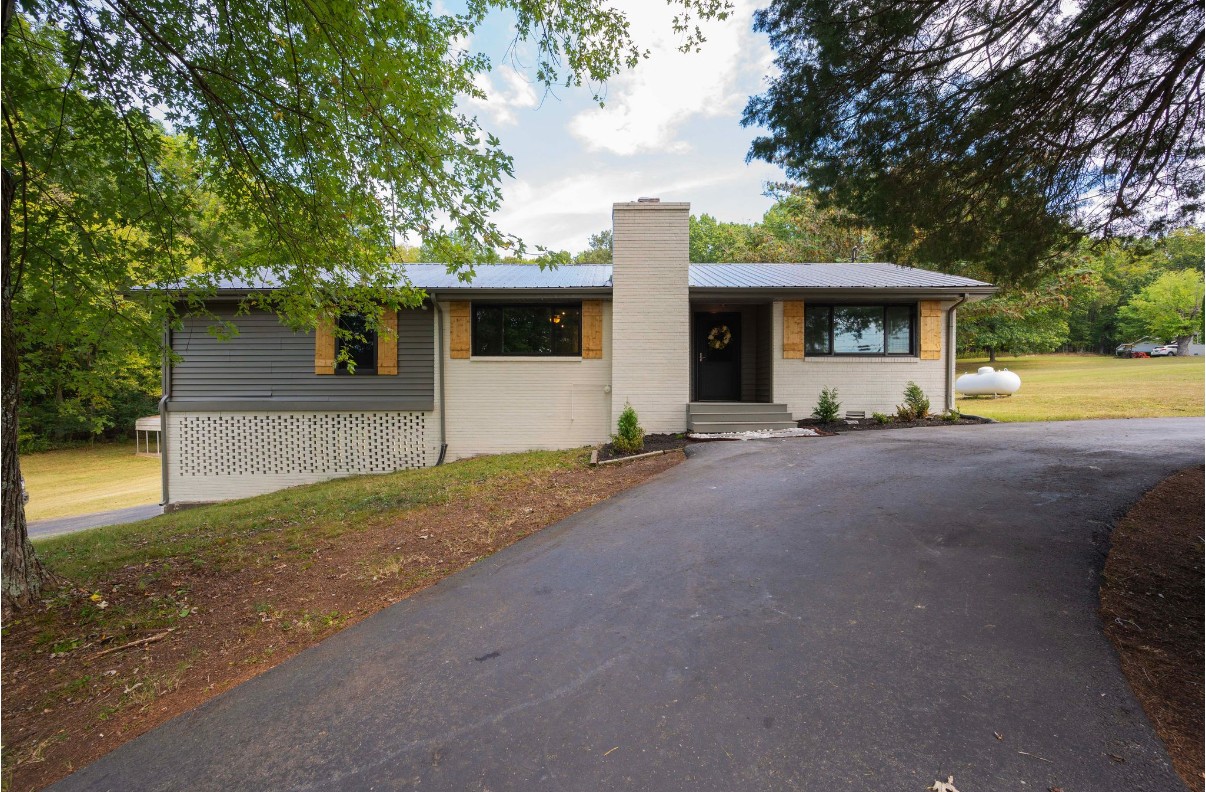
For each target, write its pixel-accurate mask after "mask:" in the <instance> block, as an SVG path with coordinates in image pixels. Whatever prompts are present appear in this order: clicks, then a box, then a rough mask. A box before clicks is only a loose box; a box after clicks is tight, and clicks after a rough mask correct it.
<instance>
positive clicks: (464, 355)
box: [448, 302, 473, 360]
mask: <svg viewBox="0 0 1206 792" xmlns="http://www.w3.org/2000/svg"><path fill="white" fill-rule="evenodd" d="M448 324H449V332H448V335H449V336H450V337H449V339H448V356H449V357H451V358H452V359H453V360H468V359H469V349H470V347H471V343H470V342H471V339H472V336H473V320H472V312H471V311H470V304H469V303H467V302H451V303H448Z"/></svg>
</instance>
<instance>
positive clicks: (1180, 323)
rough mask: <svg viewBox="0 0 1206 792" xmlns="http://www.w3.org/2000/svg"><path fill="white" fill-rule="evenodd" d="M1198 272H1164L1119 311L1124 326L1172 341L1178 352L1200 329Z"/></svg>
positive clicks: (1200, 302)
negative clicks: (1174, 342)
mask: <svg viewBox="0 0 1206 792" xmlns="http://www.w3.org/2000/svg"><path fill="white" fill-rule="evenodd" d="M1203 288H1204V287H1203V281H1202V273H1201V272H1196V271H1194V270H1188V269H1187V270H1179V271H1177V272H1166V273H1164V274H1163V275H1161V276H1160V277H1159V278H1157V279H1156V280H1155V281H1154V282H1152V283H1151V285H1149V286H1148V287H1147V288H1145V289H1144V290H1143V291H1141V292H1139V294H1137V295H1135V296H1134V297H1132V298H1131V300H1130V302H1128V303H1127V304H1126V305H1124V306H1123V307H1122V309H1121V310H1120V311H1119V317H1120V319H1121V321H1122V323H1123V324H1124V326H1127V327H1130V328H1132V332H1133V333H1136V334H1138V333H1141V332H1142V333H1146V334H1148V335H1150V336H1151V337H1153V338H1156V339H1159V340H1160V341H1162V342H1163V341H1176V342H1177V345H1178V346H1179V347H1180V349H1179V350H1178V351H1179V352H1180V353H1181V354H1186V353H1187V352H1188V351H1189V343H1190V341H1191V340H1192V339H1193V338H1194V337H1195V336H1197V337H1198V338H1201V337H1202V331H1203V314H1202V298H1203Z"/></svg>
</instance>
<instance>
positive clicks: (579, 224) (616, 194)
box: [495, 159, 781, 252]
mask: <svg viewBox="0 0 1206 792" xmlns="http://www.w3.org/2000/svg"><path fill="white" fill-rule="evenodd" d="M780 176H781V174H780V172H779V170H778V168H776V167H775V166H773V165H769V164H767V163H763V162H755V163H751V164H749V165H746V164H744V163H741V162H734V163H732V164H730V165H724V166H720V167H712V168H708V169H706V170H700V169H698V168H695V167H692V166H691V164H690V163H687V162H677V163H675V162H668V161H665V160H660V159H659V160H657V161H656V162H652V163H649V165H648V166H647V167H644V168H633V169H616V168H601V167H600V168H583V169H581V171H580V172H578V173H576V174H575V175H572V176H559V177H555V178H552V179H549V180H547V181H544V182H541V183H536V182H533V181H528V180H524V179H518V180H516V181H514V182H510V183H509V184H507V185H506V186H505V187H504V189H503V194H504V198H503V205H502V206H503V208H502V210H501V211H500V212H499V213H498V215H497V216H496V217H495V220H497V222H498V224H499V227H500V228H502V229H503V230H505V231H507V232H509V233H513V234H516V235H518V236H519V237H520V238H521V239H523V240H524V241H525V242H527V243H528V244H529V245H545V246H547V247H550V248H554V249H557V250H569V251H570V252H578V251H581V250H584V249H585V248H586V243H587V238H588V237H589V236H590V235H591V234H594V233H597V232H599V231H601V230H603V229H606V228H611V205H612V203H613V202H615V201H631V200H635V199H637V198H638V197H641V196H656V197H659V198H661V199H662V200H663V201H690V202H691V203H692V206H691V211H692V213H693V214H702V213H709V214H713V215H716V216H717V217H720V218H721V219H724V220H730V221H736V222H749V221H753V220H757V219H759V218H761V216H762V214H763V212H765V211H766V209H767V208H768V207H769V206H770V203H771V201H770V200H769V199H766V198H764V197H762V196H751V195H749V192H748V187H749V185H751V184H755V185H756V184H760V183H761V182H763V181H768V180H772V179H775V178H779V177H780Z"/></svg>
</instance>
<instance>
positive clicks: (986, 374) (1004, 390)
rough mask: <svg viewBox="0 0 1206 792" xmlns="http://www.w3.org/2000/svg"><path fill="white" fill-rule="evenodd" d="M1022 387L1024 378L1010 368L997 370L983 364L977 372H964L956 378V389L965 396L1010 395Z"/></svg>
mask: <svg viewBox="0 0 1206 792" xmlns="http://www.w3.org/2000/svg"><path fill="white" fill-rule="evenodd" d="M1021 387H1022V378H1021V377H1019V376H1018V375H1017V374H1014V373H1013V372H1012V371H1010V370H1009V369H1001V370H1000V371H995V370H994V369H993V367H992V366H981V367H980V368H979V369H977V370H976V373H975V374H964V375H963V376H962V377H960V378H959V379H957V380H955V390H956V391H958V392H959V393H962V394H963V395H964V396H1002V395H1005V396H1008V395H1010V394H1013V393H1017V392H1018V389H1019V388H1021Z"/></svg>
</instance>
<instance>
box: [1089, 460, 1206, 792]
mask: <svg viewBox="0 0 1206 792" xmlns="http://www.w3.org/2000/svg"><path fill="white" fill-rule="evenodd" d="M1204 497H1206V493H1204V489H1203V470H1202V468H1200V467H1199V468H1191V469H1189V470H1183V471H1181V472H1180V473H1177V474H1175V475H1173V476H1171V477H1169V478H1167V479H1165V480H1164V481H1163V482H1161V483H1160V484H1159V485H1157V486H1156V487H1155V488H1154V489H1153V490H1151V491H1150V492H1148V493H1147V494H1146V495H1144V496H1143V498H1142V499H1141V500H1140V501H1139V502H1138V503H1137V504H1135V506H1134V507H1133V508H1132V509H1131V510H1130V511H1129V512H1128V513H1127V515H1126V516H1125V517H1123V518H1122V520H1121V521H1120V522H1119V523H1118V525H1117V526H1116V527H1115V528H1114V532H1113V534H1111V536H1110V555H1109V557H1108V558H1107V560H1106V565H1105V573H1104V576H1103V580H1102V586H1101V615H1102V619H1103V620H1104V622H1105V632H1106V635H1108V636H1109V637H1110V640H1111V641H1112V642H1113V643H1114V647H1115V648H1116V649H1117V650H1118V654H1119V656H1120V658H1121V660H1122V670H1123V672H1124V673H1125V674H1126V677H1127V680H1128V681H1129V682H1130V684H1131V688H1132V689H1133V690H1134V691H1135V695H1136V696H1137V697H1138V699H1139V701H1140V702H1142V704H1143V709H1144V711H1145V712H1147V716H1148V718H1149V719H1150V720H1151V722H1152V724H1153V725H1154V726H1155V727H1156V732H1157V733H1158V734H1159V735H1160V739H1162V740H1163V741H1164V745H1165V747H1167V748H1168V753H1169V755H1170V756H1171V757H1172V760H1173V765H1174V766H1175V767H1176V768H1177V772H1178V773H1180V775H1181V778H1182V779H1183V780H1184V781H1185V783H1186V784H1187V785H1188V786H1189V788H1190V789H1194V790H1198V792H1201V791H1202V790H1203V788H1204V786H1206V785H1204V783H1203V777H1202V766H1203V758H1204V757H1203V728H1204V724H1203V706H1204V701H1203V689H1202V688H1203V670H1204V667H1203V653H1202V645H1203V636H1204V633H1203V629H1204V627H1203V622H1204V611H1206V606H1204V602H1203V601H1204V598H1206V584H1204V582H1203V580H1204V578H1203V574H1204V570H1203V550H1202V541H1203V527H1204V525H1203V524H1204V522H1206V520H1204V518H1203V511H1202V503H1203V499H1204Z"/></svg>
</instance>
